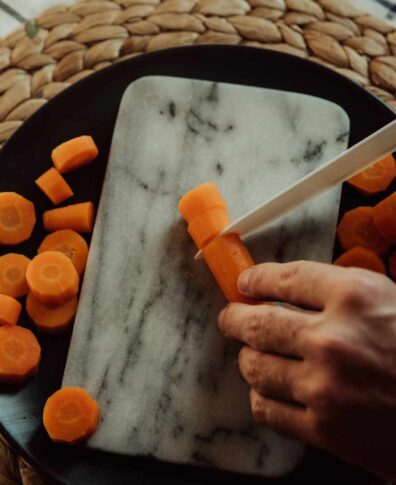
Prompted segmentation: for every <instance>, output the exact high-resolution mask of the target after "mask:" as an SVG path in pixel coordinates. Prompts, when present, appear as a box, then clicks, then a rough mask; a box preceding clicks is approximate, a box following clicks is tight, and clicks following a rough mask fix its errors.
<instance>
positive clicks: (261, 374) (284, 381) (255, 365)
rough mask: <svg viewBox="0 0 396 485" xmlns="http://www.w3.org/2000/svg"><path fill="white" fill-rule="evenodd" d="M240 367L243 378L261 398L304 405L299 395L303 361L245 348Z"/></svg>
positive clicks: (239, 363)
mask: <svg viewBox="0 0 396 485" xmlns="http://www.w3.org/2000/svg"><path fill="white" fill-rule="evenodd" d="M238 365H239V370H240V371H241V374H242V377H243V378H244V379H245V381H246V382H247V383H248V384H249V385H250V387H253V388H254V389H255V390H256V391H257V392H258V393H259V394H260V395H261V396H265V397H269V398H271V399H280V400H282V401H294V402H299V403H300V404H302V403H301V401H300V399H299V393H298V383H299V368H300V366H301V361H296V360H292V359H285V358H284V357H279V356H277V355H271V354H263V353H261V352H257V351H256V350H253V349H251V348H250V347H243V348H242V350H241V351H240V353H239V358H238Z"/></svg>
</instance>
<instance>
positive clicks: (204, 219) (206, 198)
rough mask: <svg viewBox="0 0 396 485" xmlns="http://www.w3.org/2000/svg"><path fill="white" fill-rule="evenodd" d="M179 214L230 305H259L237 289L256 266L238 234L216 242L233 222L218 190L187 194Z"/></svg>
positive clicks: (201, 187) (203, 189)
mask: <svg viewBox="0 0 396 485" xmlns="http://www.w3.org/2000/svg"><path fill="white" fill-rule="evenodd" d="M179 210H180V212H181V214H182V216H183V217H184V219H185V220H186V221H187V222H188V231H189V233H190V235H192V236H193V239H194V241H195V242H196V244H197V246H198V247H199V248H200V249H202V253H203V256H204V258H205V261H206V263H207V264H208V266H209V268H210V270H211V272H212V274H213V276H214V277H215V278H216V280H217V283H218V284H219V286H220V288H221V289H222V291H223V293H224V295H225V297H226V298H227V299H228V300H229V301H238V302H242V303H257V302H255V301H253V300H250V299H249V298H246V297H244V296H242V295H241V294H240V293H239V291H238V289H237V281H238V277H239V275H240V274H241V273H242V271H244V270H245V269H247V268H250V267H251V266H253V265H254V261H253V259H252V257H251V256H250V254H249V252H248V250H247V249H246V247H245V245H244V244H243V242H242V241H241V239H240V238H239V236H238V235H237V234H228V235H226V236H220V237H218V238H216V236H217V235H218V234H219V233H220V232H221V231H222V230H223V229H225V227H226V226H227V225H228V224H229V222H230V219H229V217H228V215H227V210H226V204H225V201H224V199H223V198H222V196H221V194H220V192H219V191H218V189H217V187H216V186H215V185H214V184H209V183H207V184H203V185H199V186H198V187H196V188H195V189H193V190H191V191H190V192H187V194H185V195H184V196H183V197H182V199H181V200H180V202H179Z"/></svg>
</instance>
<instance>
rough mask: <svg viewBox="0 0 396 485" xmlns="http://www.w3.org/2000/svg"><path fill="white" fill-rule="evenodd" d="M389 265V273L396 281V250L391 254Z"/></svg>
mask: <svg viewBox="0 0 396 485" xmlns="http://www.w3.org/2000/svg"><path fill="white" fill-rule="evenodd" d="M388 265H389V274H390V275H391V277H392V279H393V280H394V281H396V251H394V252H393V253H392V254H391V255H390V256H389V261H388Z"/></svg>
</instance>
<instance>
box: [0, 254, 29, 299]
mask: <svg viewBox="0 0 396 485" xmlns="http://www.w3.org/2000/svg"><path fill="white" fill-rule="evenodd" d="M29 263H30V259H29V258H27V257H26V256H23V255H22V254H15V253H8V254H5V255H4V256H0V293H2V294H4V295H8V296H12V297H14V298H19V297H20V296H24V295H26V294H27V292H28V291H29V288H28V285H27V282H26V269H27V267H28V264H29Z"/></svg>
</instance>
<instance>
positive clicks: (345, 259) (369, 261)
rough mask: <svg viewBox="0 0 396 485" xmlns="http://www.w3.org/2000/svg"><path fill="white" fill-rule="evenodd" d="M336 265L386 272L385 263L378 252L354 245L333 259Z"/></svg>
mask: <svg viewBox="0 0 396 485" xmlns="http://www.w3.org/2000/svg"><path fill="white" fill-rule="evenodd" d="M333 264H335V265H337V266H344V267H354V268H364V269H369V270H370V271H375V272H376V273H382V274H386V269H385V264H384V262H383V261H382V259H381V258H380V257H379V256H378V254H377V253H376V252H375V251H373V250H371V249H368V248H362V247H361V246H356V247H354V248H352V249H349V250H348V251H346V252H345V253H344V254H342V255H341V256H340V257H339V258H338V259H336V260H335V261H334V263H333Z"/></svg>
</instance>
